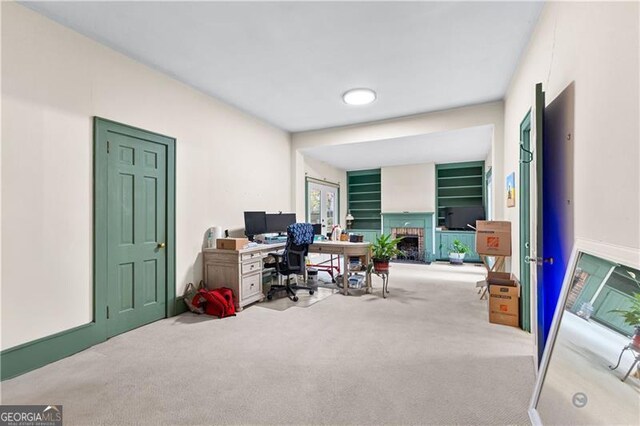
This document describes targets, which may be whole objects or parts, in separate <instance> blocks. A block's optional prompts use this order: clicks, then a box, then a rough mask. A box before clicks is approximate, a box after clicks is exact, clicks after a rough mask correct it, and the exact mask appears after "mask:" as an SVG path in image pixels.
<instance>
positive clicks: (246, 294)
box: [202, 243, 285, 311]
mask: <svg viewBox="0 0 640 426" xmlns="http://www.w3.org/2000/svg"><path fill="white" fill-rule="evenodd" d="M284 246H285V243H276V244H258V245H257V246H256V247H251V248H246V249H241V250H222V249H217V248H206V249H204V250H203V258H204V259H203V262H202V266H203V269H204V271H203V277H204V283H205V285H206V287H207V288H208V289H214V288H217V287H229V288H231V289H232V290H233V292H234V293H235V295H236V302H237V306H236V309H237V310H238V311H241V310H242V308H243V307H244V306H246V305H248V304H250V303H253V302H258V301H262V300H263V299H264V293H263V292H262V273H263V271H264V262H263V260H264V258H265V257H267V255H268V254H269V253H272V252H274V251H279V250H282V249H283V248H284Z"/></svg>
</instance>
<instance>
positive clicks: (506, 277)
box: [487, 272, 518, 287]
mask: <svg viewBox="0 0 640 426" xmlns="http://www.w3.org/2000/svg"><path fill="white" fill-rule="evenodd" d="M487 283H489V284H498V285H507V286H511V287H515V286H517V285H518V280H517V279H516V277H515V275H513V274H511V273H509V272H489V273H487Z"/></svg>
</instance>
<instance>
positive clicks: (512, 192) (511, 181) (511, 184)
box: [507, 172, 516, 207]
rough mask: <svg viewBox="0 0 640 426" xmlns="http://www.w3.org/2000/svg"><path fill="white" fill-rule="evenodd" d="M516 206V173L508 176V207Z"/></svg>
mask: <svg viewBox="0 0 640 426" xmlns="http://www.w3.org/2000/svg"><path fill="white" fill-rule="evenodd" d="M515 206H516V173H515V172H512V173H511V174H510V175H509V176H507V207H515Z"/></svg>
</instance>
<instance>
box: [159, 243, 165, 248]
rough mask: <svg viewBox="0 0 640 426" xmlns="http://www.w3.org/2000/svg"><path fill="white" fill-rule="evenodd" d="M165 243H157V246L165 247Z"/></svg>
mask: <svg viewBox="0 0 640 426" xmlns="http://www.w3.org/2000/svg"><path fill="white" fill-rule="evenodd" d="M166 246H167V245H166V244H165V243H158V248H165V247H166Z"/></svg>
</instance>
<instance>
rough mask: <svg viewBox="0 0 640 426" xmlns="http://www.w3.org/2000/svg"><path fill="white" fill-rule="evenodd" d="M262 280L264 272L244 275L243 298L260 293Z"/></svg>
mask: <svg viewBox="0 0 640 426" xmlns="http://www.w3.org/2000/svg"><path fill="white" fill-rule="evenodd" d="M260 281H262V274H253V275H245V276H243V277H242V299H246V298H247V297H250V296H253V295H254V294H256V293H260V291H262V290H261V287H262V286H261V285H260Z"/></svg>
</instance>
